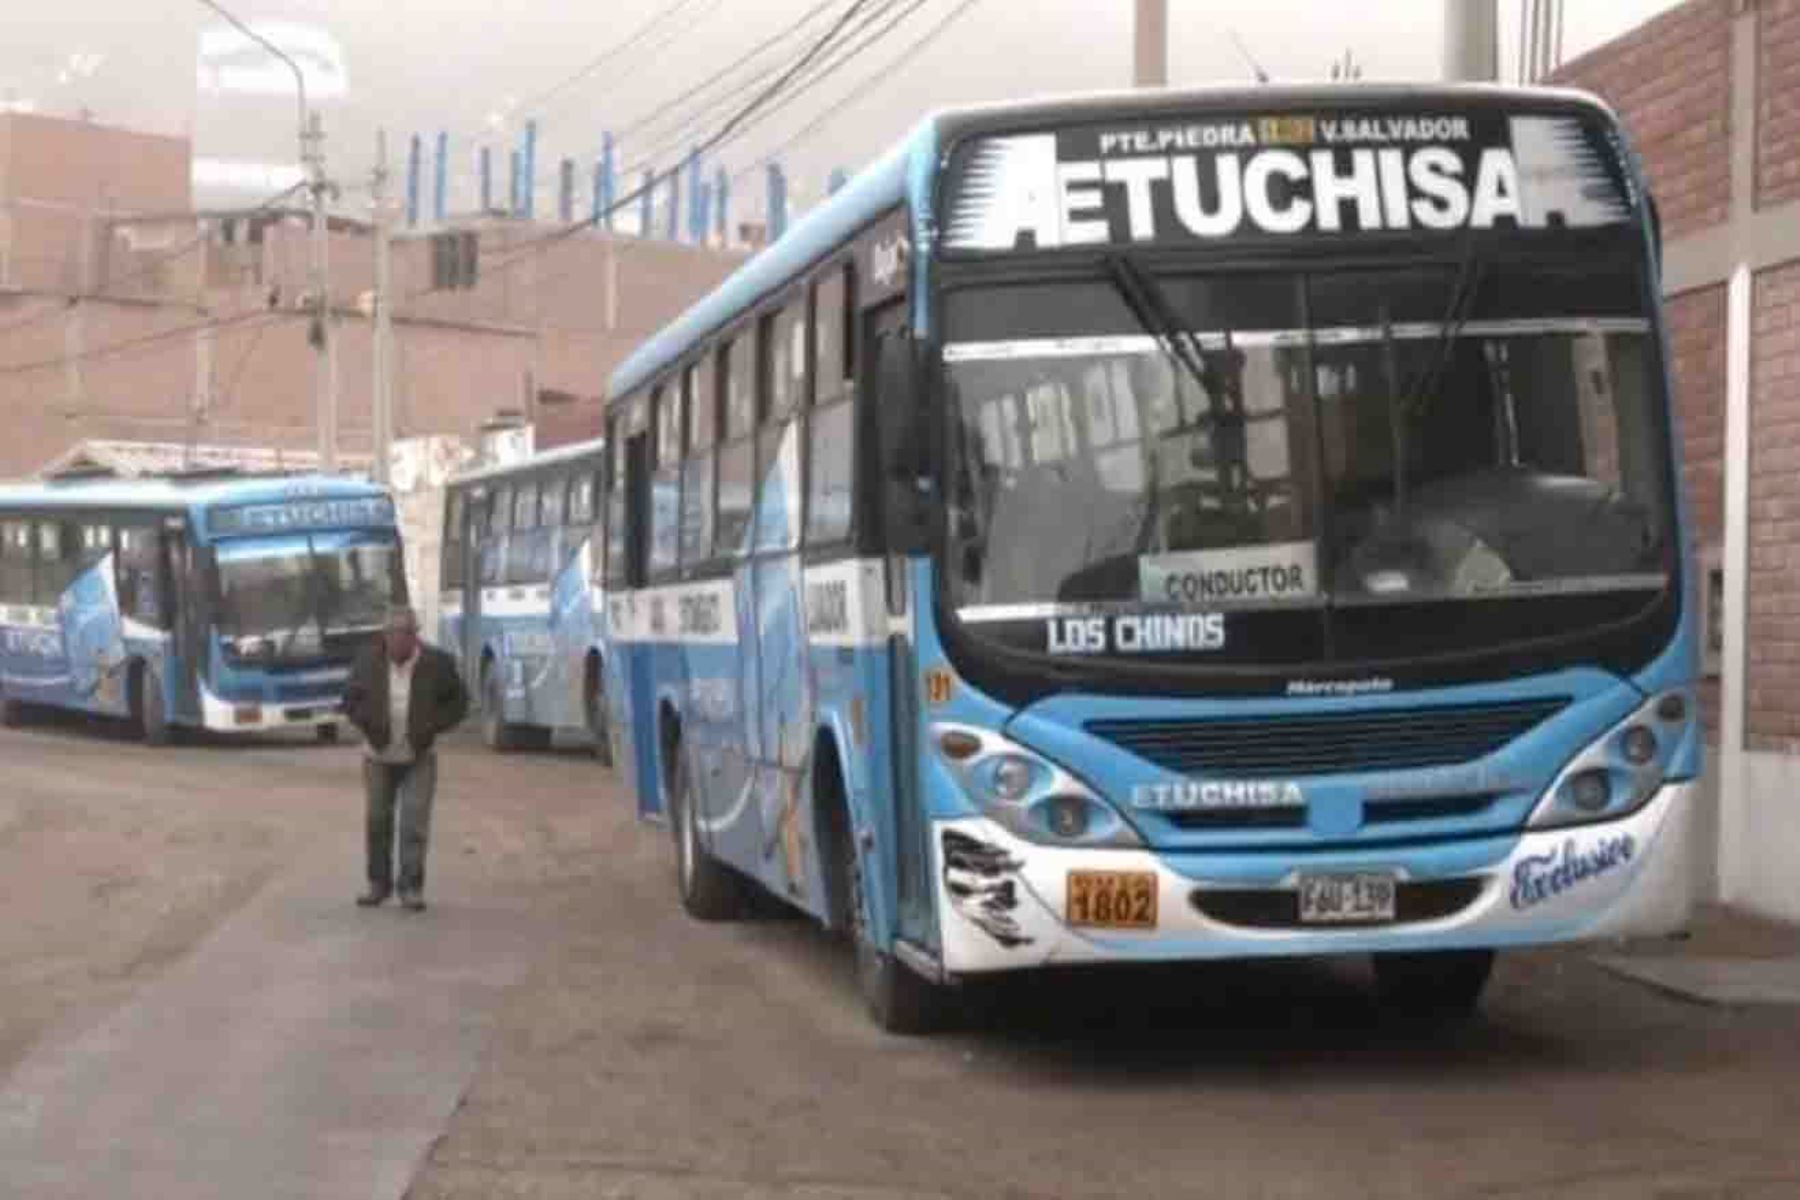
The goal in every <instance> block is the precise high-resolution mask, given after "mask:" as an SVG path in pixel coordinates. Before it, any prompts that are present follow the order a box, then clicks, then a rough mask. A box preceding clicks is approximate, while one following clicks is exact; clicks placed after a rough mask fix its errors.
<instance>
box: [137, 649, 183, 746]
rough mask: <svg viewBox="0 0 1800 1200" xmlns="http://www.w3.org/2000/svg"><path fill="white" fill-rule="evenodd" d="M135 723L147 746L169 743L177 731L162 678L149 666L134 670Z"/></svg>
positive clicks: (139, 735) (140, 736) (138, 733)
mask: <svg viewBox="0 0 1800 1200" xmlns="http://www.w3.org/2000/svg"><path fill="white" fill-rule="evenodd" d="M130 689H131V690H130V696H131V723H132V725H133V726H134V727H135V728H136V729H137V735H138V737H139V738H140V739H141V740H142V741H143V743H144V745H146V746H167V745H168V744H169V743H170V742H171V741H173V740H174V737H175V731H174V729H173V728H172V727H171V726H170V725H169V711H168V706H167V705H166V704H164V703H163V689H162V680H161V679H159V678H158V677H157V674H156V672H155V671H152V670H151V669H150V668H149V667H145V666H137V667H133V668H132V671H131V681H130Z"/></svg>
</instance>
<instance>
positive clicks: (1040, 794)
mask: <svg viewBox="0 0 1800 1200" xmlns="http://www.w3.org/2000/svg"><path fill="white" fill-rule="evenodd" d="M931 742H932V745H933V746H934V747H936V749H937V752H938V755H939V757H940V758H941V760H942V761H943V763H944V765H945V766H947V767H949V769H950V773H951V774H952V775H954V776H955V777H956V780H957V782H958V783H959V784H960V785H961V786H962V789H963V791H964V793H965V794H967V795H968V796H969V798H970V799H972V800H974V801H975V803H976V804H977V805H979V806H980V808H981V810H982V813H983V815H985V816H987V817H989V818H991V819H992V820H994V821H995V822H997V823H998V824H1000V825H1001V826H1003V827H1004V828H1005V829H1006V830H1007V831H1008V832H1010V833H1012V834H1014V835H1016V836H1018V837H1021V838H1024V839H1025V840H1026V841H1031V842H1037V843H1040V844H1042V845H1050V846H1141V845H1143V844H1144V843H1143V839H1142V838H1140V837H1139V836H1138V833H1137V830H1136V829H1133V828H1132V827H1131V825H1130V823H1129V822H1127V821H1126V820H1125V818H1123V817H1122V816H1120V815H1119V813H1118V810H1116V809H1115V808H1113V806H1112V805H1110V804H1108V803H1107V802H1106V801H1105V800H1103V799H1101V798H1100V796H1099V795H1098V794H1096V793H1095V791H1094V789H1093V788H1091V787H1089V786H1088V785H1087V784H1086V783H1084V782H1082V781H1081V780H1080V779H1077V778H1076V777H1075V776H1074V775H1072V774H1070V773H1069V772H1068V771H1065V770H1063V769H1062V768H1061V767H1059V766H1057V765H1056V764H1055V763H1053V762H1051V761H1050V760H1049V759H1047V758H1045V757H1043V756H1042V755H1040V754H1036V753H1033V752H1032V751H1030V750H1027V749H1025V748H1024V747H1023V746H1019V745H1017V744H1015V743H1013V742H1010V741H1008V740H1007V739H1005V738H1003V737H1001V736H999V735H998V734H995V733H992V732H989V731H988V730H985V729H976V728H974V727H972V726H967V725H936V726H933V727H932V730H931Z"/></svg>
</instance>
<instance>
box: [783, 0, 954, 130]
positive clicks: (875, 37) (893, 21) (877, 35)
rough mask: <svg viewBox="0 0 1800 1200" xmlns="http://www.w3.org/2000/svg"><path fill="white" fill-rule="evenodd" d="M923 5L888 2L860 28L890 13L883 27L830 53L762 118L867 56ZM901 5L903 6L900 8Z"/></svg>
mask: <svg viewBox="0 0 1800 1200" xmlns="http://www.w3.org/2000/svg"><path fill="white" fill-rule="evenodd" d="M926 2H927V0H889V2H888V3H887V4H885V5H884V6H883V7H882V8H881V10H880V11H879V12H878V13H876V14H874V15H873V16H872V18H871V19H870V20H868V21H865V22H864V23H863V25H862V29H867V28H868V26H869V25H871V24H873V23H874V21H876V20H879V19H880V18H881V17H882V16H886V15H888V14H892V16H891V18H890V19H889V20H888V21H887V23H886V24H884V25H882V26H881V28H879V29H877V30H875V31H874V32H873V33H870V34H869V35H868V36H867V37H864V38H863V39H862V40H861V41H860V42H858V43H856V45H854V46H841V47H839V48H838V49H837V50H836V51H834V53H835V55H836V57H834V58H833V59H832V60H831V61H829V62H827V63H823V64H821V65H820V67H819V69H818V70H817V71H815V72H813V73H812V74H811V75H809V76H808V77H807V79H806V82H805V84H804V86H802V87H800V88H798V89H796V90H795V91H792V92H790V93H788V94H787V95H786V96H784V97H782V98H781V99H780V100H779V101H777V102H776V103H774V104H772V105H770V106H769V110H768V111H767V112H766V113H764V114H763V116H764V118H768V117H772V116H774V115H775V114H776V113H778V112H780V111H781V110H782V109H784V108H786V107H788V106H789V105H791V104H793V103H794V102H795V101H797V100H799V99H800V98H801V97H802V96H804V95H805V94H806V93H807V92H809V91H811V90H812V89H814V88H816V87H818V86H819V85H820V84H822V83H824V82H825V81H826V80H827V79H830V78H831V77H832V76H833V75H835V74H837V73H838V72H839V71H841V70H842V69H843V68H845V67H847V66H849V65H850V63H851V62H853V61H855V60H856V59H857V58H859V57H860V56H862V55H863V54H865V53H867V52H868V51H869V49H870V48H871V47H873V46H874V45H875V44H876V43H878V42H880V41H881V40H883V39H884V38H886V37H888V36H889V35H891V34H892V33H893V32H894V30H895V29H896V28H898V27H899V26H900V24H901V23H902V22H904V21H905V20H906V19H907V18H908V17H910V16H912V15H913V14H914V13H916V12H917V11H918V10H919V9H921V8H923V7H924V6H925V4H926ZM902 4H904V6H903V7H902ZM896 8H898V9H899V11H898V12H896V11H895V9H896ZM859 32H861V30H859Z"/></svg>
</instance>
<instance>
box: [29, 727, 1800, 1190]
mask: <svg viewBox="0 0 1800 1200" xmlns="http://www.w3.org/2000/svg"><path fill="white" fill-rule="evenodd" d="M0 762H4V764H5V768H6V769H5V771H4V773H3V775H0V777H3V778H4V780H5V784H4V791H0V903H4V904H5V911H6V912H7V913H8V914H9V919H8V920H7V921H6V922H4V923H0V1078H3V1077H4V1073H6V1072H9V1071H10V1070H11V1069H12V1068H13V1067H14V1066H15V1065H16V1064H17V1063H18V1061H19V1060H20V1058H21V1056H22V1055H24V1054H25V1053H26V1051H27V1049H28V1048H31V1047H33V1046H43V1045H46V1044H53V1043H54V1042H55V1040H56V1039H58V1038H64V1037H70V1036H73V1035H74V1034H76V1033H79V1031H80V1030H81V1029H82V1028H83V1027H84V1026H85V1025H87V1024H90V1023H91V1022H92V1021H94V1020H96V1019H97V1018H98V1017H99V1015H101V1014H103V1013H105V1012H106V1011H107V1010H108V1009H109V1008H111V1007H113V1006H116V1005H118V1004H120V1003H121V1002H122V1001H123V1000H124V999H125V998H126V997H129V996H130V995H132V993H133V991H134V989H136V988H139V987H141V986H143V985H144V984H145V983H146V982H148V981H149V980H152V979H154V978H155V977H156V976H157V975H158V974H159V972H160V971H162V970H163V969H164V968H167V967H169V966H170V964H173V963H176V962H178V961H180V960H181V959H182V958H183V957H184V956H185V955H187V954H188V953H189V952H190V951H192V950H193V949H194V948H195V947H197V946H199V945H201V944H202V943H203V942H204V941H205V940H206V939H207V935H208V933H209V932H210V931H211V930H213V929H215V928H216V927H217V926H218V924H219V923H220V922H221V921H223V920H224V919H225V918H226V917H228V916H229V915H230V914H231V913H232V912H233V911H234V910H235V909H237V908H238V907H240V906H241V905H243V904H244V903H246V901H247V899H248V898H250V897H252V896H254V895H256V894H257V893H258V889H259V888H262V887H264V886H265V885H266V884H267V883H268V882H269V881H270V880H272V879H276V878H279V877H281V875H280V873H281V872H283V871H284V869H286V868H287V867H288V866H289V864H292V863H294V862H295V861H296V860H297V859H299V858H300V857H302V856H303V855H304V854H305V853H307V852H308V851H311V850H314V849H316V848H317V847H318V846H319V845H320V843H321V840H322V839H326V838H339V839H341V838H343V837H344V836H345V834H346V832H347V831H350V832H354V831H355V830H356V829H357V828H358V823H359V821H360V803H361V801H360V797H359V795H358V793H357V790H356V788H357V782H356V781H357V766H356V759H355V752H354V751H353V750H352V749H351V748H349V747H338V748H325V747H319V746H315V745H312V744H310V743H305V742H299V741H292V742H288V743H284V744H251V745H236V744H232V745H220V744H207V745H198V746H185V747H177V748H174V749H171V750H166V751H154V750H149V749H145V748H142V747H139V746H136V745H133V744H131V743H130V742H128V741H126V740H124V739H122V738H120V737H117V736H110V737H109V736H103V735H98V734H96V733H94V732H93V731H91V730H89V729H87V728H85V727H77V726H72V725H70V724H68V723H64V722H54V723H49V724H43V725H38V726H34V727H32V728H29V729H26V730H23V731H0ZM444 779H445V784H444V789H443V793H442V796H441V798H440V807H439V811H438V819H437V824H436V828H435V830H434V834H433V860H432V861H433V867H432V870H433V873H434V876H436V877H438V878H445V877H451V878H452V879H453V882H454V883H455V885H456V888H457V889H458V892H459V894H460V895H462V896H464V897H465V898H466V899H465V900H464V902H463V903H464V905H465V908H467V906H468V905H471V904H481V903H496V904H498V903H501V902H504V903H506V904H511V905H517V904H521V903H524V904H529V905H531V906H532V908H533V911H534V912H536V913H538V914H540V915H544V916H546V917H547V919H545V920H543V921H539V922H534V923H533V926H532V927H533V928H536V929H542V930H543V931H544V933H543V934H542V941H541V943H540V944H534V945H532V946H531V947H530V948H529V949H530V958H531V961H532V962H533V963H534V964H535V965H534V966H533V967H532V968H531V969H530V970H529V971H527V972H526V974H525V976H524V982H523V983H520V984H518V985H517V986H515V987H513V988H512V989H511V991H510V992H507V993H505V994H504V998H503V999H501V1000H499V1001H498V1002H497V1003H499V1004H500V1010H499V1013H498V1017H497V1021H496V1023H495V1025H494V1032H493V1034H492V1036H491V1040H490V1042H489V1043H488V1044H487V1046H486V1049H485V1052H484V1053H483V1055H482V1057H481V1060H480V1067H479V1069H478V1070H477V1071H476V1073H475V1076H474V1079H473V1081H472V1083H471V1084H470V1085H469V1087H468V1089H467V1091H466V1093H465V1094H464V1095H463V1097H462V1101H461V1104H460V1106H459V1107H458V1109H457V1111H456V1112H455V1114H454V1115H453V1116H452V1117H451V1118H450V1120H449V1122H448V1125H447V1127H445V1128H444V1129H443V1130H442V1134H441V1136H440V1137H439V1138H438V1140H437V1142H436V1143H435V1146H434V1148H433V1149H432V1151H431V1152H430V1154H429V1155H428V1157H427V1158H426V1160H425V1161H424V1162H423V1163H422V1164H421V1168H420V1171H419V1173H418V1176H417V1178H416V1179H415V1180H414V1181H413V1182H412V1185H411V1188H410V1191H409V1193H408V1194H409V1195H410V1196H412V1197H415V1198H417V1200H465V1198H466V1200H477V1198H479V1200H490V1198H503V1197H520V1198H530V1200H562V1198H564V1197H568V1198H573V1197H584V1198H586V1197H643V1198H646V1200H663V1198H669V1200H676V1198H696V1197H703V1198H713V1197H718V1198H721V1200H722V1198H724V1197H752V1198H761V1197H776V1196H797V1197H807V1198H809V1200H822V1198H826V1197H833V1198H835V1197H844V1198H847V1200H862V1198H869V1200H873V1198H877V1197H879V1198H882V1200H895V1198H898V1197H924V1196H931V1197H958V1198H968V1200H974V1198H976V1197H996V1196H1005V1197H1014V1196H1018V1197H1023V1196H1032V1197H1036V1196H1045V1197H1051V1196H1057V1197H1102V1196H1105V1197H1115V1196H1123V1197H1136V1196H1148V1195H1153V1194H1154V1195H1196V1196H1209V1197H1210V1196H1253V1197H1282V1198H1286V1197H1343V1196H1371V1197H1382V1198H1383V1200H1390V1198H1392V1197H1396V1196H1398V1197H1413V1196H1417V1197H1436V1196H1480V1197H1511V1196H1518V1197H1526V1196H1530V1197H1537V1196H1575V1197H1583V1198H1588V1197H1594V1198H1610V1197H1621V1198H1623V1197H1640V1196H1659V1197H1667V1198H1670V1200H1677V1198H1679V1200H1699V1198H1701V1197H1707V1198H1712V1197H1740V1196H1742V1197H1771V1198H1772V1197H1778V1196H1779V1197H1791V1196H1795V1195H1800V1138H1796V1137H1795V1129H1796V1121H1795V1117H1794V1114H1795V1113H1796V1112H1800V1010H1797V1009H1793V1008H1777V1007H1768V1008H1736V1009H1734V1008H1714V1007H1706V1006H1701V1005H1695V1004H1690V1003H1685V1002H1682V1001H1679V1000H1676V999H1673V998H1670V997H1669V996H1666V995H1664V994H1661V993H1658V992H1654V991H1652V990H1650V989H1649V988H1646V987H1643V986H1641V985H1638V984H1634V983H1632V982H1630V981H1628V980H1624V979H1621V978H1619V977H1617V976H1615V975H1612V974H1610V973H1608V972H1606V971H1604V970H1602V969H1601V968H1599V967H1598V966H1596V965H1595V964H1594V963H1592V962H1591V961H1590V960H1589V958H1588V956H1587V954H1586V952H1584V951H1581V950H1557V951H1545V952H1532V953H1526V954H1519V955H1515V956H1512V957H1510V958H1506V959H1503V960H1502V963H1501V966H1500V969H1499V971H1498V972H1497V974H1496V977H1495V980H1494V984H1493V986H1492V988H1491V991H1490V993H1489V998H1488V1002H1487V1004H1486V1007H1485V1011H1484V1013H1483V1015H1482V1016H1481V1017H1480V1018H1479V1019H1478V1020H1476V1021H1475V1022H1474V1023H1472V1024H1470V1025H1467V1026H1462V1027H1458V1028H1453V1029H1446V1030H1437V1031H1427V1030H1422V1029H1419V1028H1417V1027H1415V1026H1410V1025H1407V1024H1405V1023H1403V1022H1399V1021H1396V1020H1395V1019H1393V1018H1391V1017H1388V1016H1386V1015H1384V1014H1383V1013H1381V1012H1380V1011H1379V1010H1377V1008H1376V1007H1375V1005H1374V1004H1373V1002H1372V1000H1371V996H1370V989H1369V986H1368V979H1367V978H1366V973H1365V971H1364V969H1363V968H1362V967H1361V965H1360V964H1354V963H1342V964H1318V963H1287V964H1279V963H1278V964H1264V965H1259V966H1241V965H1220V966H1213V967H1208V968H1205V969H1193V968H1187V969H1178V970H1172V969H1161V970H1151V971H1106V972H1098V973H1094V972H1088V973H1081V972H1074V973H1066V974H1055V975H1044V976H1037V977H1033V978H1031V979H1029V980H1026V981H1021V982H1019V983H1017V984H1015V985H1012V986H1002V987H990V988H981V989H974V990H972V991H971V992H970V994H969V996H968V1003H967V1005H966V1006H965V1014H964V1016H963V1018H962V1019H961V1020H960V1021H959V1022H958V1024H957V1026H956V1027H955V1028H953V1029H952V1030H950V1031H948V1032H947V1033H945V1034H943V1035H940V1036H937V1037H934V1038H928V1039H896V1038H891V1037H887V1036H884V1035H882V1034H881V1033H879V1032H877V1031H876V1030H875V1029H874V1028H873V1027H872V1026H871V1025H870V1024H869V1022H868V1021H867V1019H866V1018H865V1016H864V1014H863V1012H862V1010H861V1008H860V1005H859V1004H858V1002H857V999H856V997H855V995H854V994H853V989H852V987H851V984H850V980H849V975H848V971H847V966H846V962H845V956H844V954H843V953H842V949H841V947H840V946H838V945H837V944H835V943H834V942H833V941H831V940H830V939H828V938H826V937H824V936H822V935H820V934H819V933H818V932H816V931H815V930H814V929H812V928H811V927H810V926H809V925H807V924H805V923H804V922H801V921H798V920H790V919H784V918H781V917H770V916H763V917H760V918H757V919H754V920H749V921H746V922H743V923H740V924H728V925H711V926H708V925H700V924H696V923H693V922H690V921H688V920H687V919H685V918H684V917H683V916H682V915H681V914H680V911H679V908H678V906H677V905H676V903H675V900H674V896H673V889H672V883H671V864H670V853H669V848H668V845H667V838H666V835H665V834H664V833H663V832H662V831H660V830H659V829H656V828H653V827H647V826H643V825H640V824H639V823H638V822H637V821H636V820H635V819H634V818H633V816H632V813H631V807H630V804H629V802H628V801H627V799H626V798H625V797H624V796H622V795H620V794H619V790H618V788H617V786H616V784H615V783H614V782H613V781H612V779H611V777H610V776H609V775H608V774H607V773H606V772H604V771H602V770H601V769H600V768H599V767H597V766H596V765H595V764H594V763H593V762H592V761H591V760H589V759H587V758H586V757H584V756H582V755H580V754H577V753H555V754H543V755H521V756H509V757H499V756H493V755H489V754H487V753H485V752H483V751H481V750H480V749H479V748H478V747H474V746H471V745H467V744H466V743H465V744H458V745H455V746H452V747H450V748H449V749H448V750H447V751H446V759H445V764H444ZM359 874H360V864H359V863H357V862H355V861H346V863H345V866H344V891H343V896H344V900H343V903H344V904H345V905H346V906H348V904H349V899H350V896H351V894H352V893H353V892H354V891H355V890H356V888H357V886H358V885H359V883H360V880H359ZM470 911H473V910H470ZM421 919H424V920H433V921H441V922H446V923H449V922H453V921H454V920H456V919H457V916H456V911H455V909H451V910H449V911H442V912H440V911H438V910H434V911H433V913H431V914H428V915H427V916H426V917H424V918H421ZM448 932H450V933H452V934H453V933H454V931H453V930H449V931H448ZM1796 950H1800V936H1797V935H1796V933H1795V931H1794V930H1791V929H1787V928H1785V927H1781V926H1773V925H1766V924H1761V923H1756V922H1749V921H1745V920H1742V919H1741V918H1738V917H1735V916H1732V915H1729V914H1721V913H1709V914H1707V915H1706V916H1705V918H1704V919H1703V920H1702V921H1701V922H1700V924H1699V926H1698V927H1697V933H1696V935H1695V938H1694V939H1693V940H1692V941H1690V942H1688V943H1686V944H1669V945H1660V946H1653V947H1646V948H1643V952H1647V953H1678V954H1679V953H1700V952H1704V953H1730V954H1743V955H1758V956H1781V955H1791V954H1793V953H1795V952H1796Z"/></svg>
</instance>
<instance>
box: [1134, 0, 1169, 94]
mask: <svg viewBox="0 0 1800 1200" xmlns="http://www.w3.org/2000/svg"><path fill="white" fill-rule="evenodd" d="M1131 83H1132V86H1133V87H1167V86H1168V83H1169V0H1137V21H1136V42H1135V46H1134V50H1133V53H1132V63H1131Z"/></svg>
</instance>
